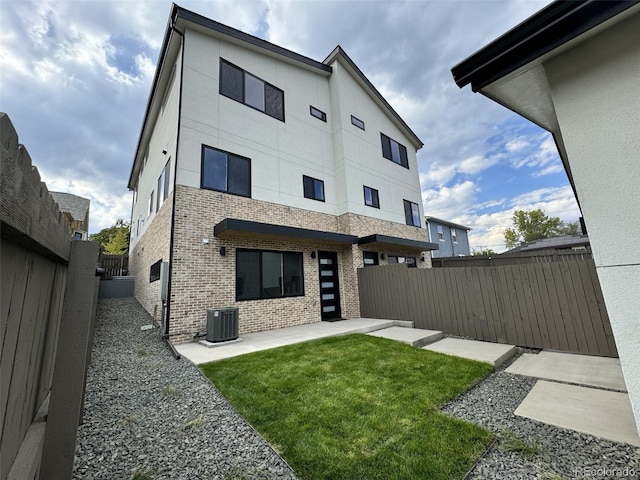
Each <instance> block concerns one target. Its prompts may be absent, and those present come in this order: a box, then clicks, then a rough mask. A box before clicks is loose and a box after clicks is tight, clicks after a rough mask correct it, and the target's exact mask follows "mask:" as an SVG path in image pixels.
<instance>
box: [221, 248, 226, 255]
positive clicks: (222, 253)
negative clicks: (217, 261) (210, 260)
mask: <svg viewBox="0 0 640 480" xmlns="http://www.w3.org/2000/svg"><path fill="white" fill-rule="evenodd" d="M226 255H227V247H220V256H222V257H224V256H226Z"/></svg>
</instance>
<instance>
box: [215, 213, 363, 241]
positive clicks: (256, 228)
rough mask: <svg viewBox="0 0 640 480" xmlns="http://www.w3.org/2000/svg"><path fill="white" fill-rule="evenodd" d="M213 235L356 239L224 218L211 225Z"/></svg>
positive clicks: (308, 239) (321, 239)
mask: <svg viewBox="0 0 640 480" xmlns="http://www.w3.org/2000/svg"><path fill="white" fill-rule="evenodd" d="M213 235H214V236H216V237H220V238H232V237H239V236H244V237H247V236H249V237H259V238H269V239H276V240H277V239H294V240H296V241H308V242H322V243H334V244H341V245H351V244H354V243H356V242H357V241H358V237H356V236H355V235H345V234H343V233H335V232H325V231H322V230H311V229H308V228H298V227H287V226H284V225H276V224H273V223H261V222H253V221H250V220H238V219H236V218H225V219H224V220H222V221H221V222H220V223H218V224H217V225H215V226H214V227H213Z"/></svg>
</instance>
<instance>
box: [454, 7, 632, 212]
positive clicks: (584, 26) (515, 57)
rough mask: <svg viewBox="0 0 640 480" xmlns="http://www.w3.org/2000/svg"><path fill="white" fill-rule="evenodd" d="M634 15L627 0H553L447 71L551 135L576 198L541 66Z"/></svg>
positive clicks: (463, 83)
mask: <svg viewBox="0 0 640 480" xmlns="http://www.w3.org/2000/svg"><path fill="white" fill-rule="evenodd" d="M638 12H640V3H639V2H633V1H628V0H625V1H620V0H607V1H602V0H575V1H563V0H559V1H555V2H553V3H551V4H550V5H548V6H547V7H545V8H543V9H542V10H540V11H539V12H537V13H535V14H534V15H533V16H531V17H529V18H528V19H527V20H525V21H524V22H522V23H520V24H519V25H517V26H516V27H514V28H512V29H511V30H509V31H508V32H507V33H505V34H504V35H502V36H500V37H499V38H497V39H496V40H494V41H493V42H491V43H489V44H488V45H487V46H485V47H484V48H482V49H480V50H478V51H477V52H476V53H474V54H473V55H471V56H470V57H468V58H467V59H465V60H463V61H462V62H460V63H458V64H457V65H456V66H454V67H453V68H452V69H451V73H452V75H453V78H454V80H455V82H456V84H457V85H458V86H459V87H460V88H462V87H464V86H466V85H470V86H471V89H472V91H474V92H479V93H481V94H483V95H484V96H486V97H487V98H489V99H491V100H493V101H494V102H496V103H498V104H500V105H502V106H504V107H506V108H508V109H509V110H511V111H513V112H515V113H517V114H519V115H521V116H522V117H524V118H526V119H527V120H529V121H531V122H532V123H534V124H536V125H538V126H539V127H541V128H543V129H545V130H547V131H548V132H550V133H551V134H552V135H553V139H554V141H555V143H556V147H557V149H558V153H559V154H560V158H561V160H562V163H563V166H564V169H565V171H566V173H567V177H568V179H569V183H570V184H571V187H572V189H573V191H574V194H576V189H575V184H574V181H573V175H572V172H571V168H570V165H569V162H568V159H567V153H566V150H565V146H564V140H563V138H562V133H561V131H560V126H559V123H558V118H557V116H556V111H555V107H554V104H553V99H552V97H551V89H550V86H549V83H548V80H547V74H546V71H545V67H544V64H545V62H547V61H548V60H550V59H552V58H553V57H556V56H557V55H559V54H561V53H563V52H566V51H567V50H569V49H571V48H573V47H575V46H576V45H578V44H580V43H582V42H584V41H585V40H588V39H590V38H592V37H594V36H595V35H597V34H598V33H600V32H602V31H603V30H605V29H608V28H611V27H612V26H613V25H615V24H617V23H619V22H620V21H622V20H624V19H626V18H628V17H630V16H632V15H634V14H636V13H638ZM575 196H576V200H577V201H578V205H579V204H580V200H579V199H578V196H577V195H575Z"/></svg>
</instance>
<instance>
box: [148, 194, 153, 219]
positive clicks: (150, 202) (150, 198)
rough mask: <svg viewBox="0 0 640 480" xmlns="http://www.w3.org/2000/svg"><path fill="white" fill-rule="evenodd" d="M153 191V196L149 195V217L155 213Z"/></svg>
mask: <svg viewBox="0 0 640 480" xmlns="http://www.w3.org/2000/svg"><path fill="white" fill-rule="evenodd" d="M153 205H154V203H153V191H151V195H149V205H148V208H147V215H151V214H152V213H153Z"/></svg>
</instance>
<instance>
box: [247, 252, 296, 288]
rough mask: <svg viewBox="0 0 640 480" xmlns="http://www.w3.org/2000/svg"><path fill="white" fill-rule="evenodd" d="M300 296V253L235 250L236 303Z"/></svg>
mask: <svg viewBox="0 0 640 480" xmlns="http://www.w3.org/2000/svg"><path fill="white" fill-rule="evenodd" d="M302 295H304V271H303V267H302V253H301V252H277V251H270V250H245V249H237V250H236V300H259V299H267V298H283V297H299V296H302Z"/></svg>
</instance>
